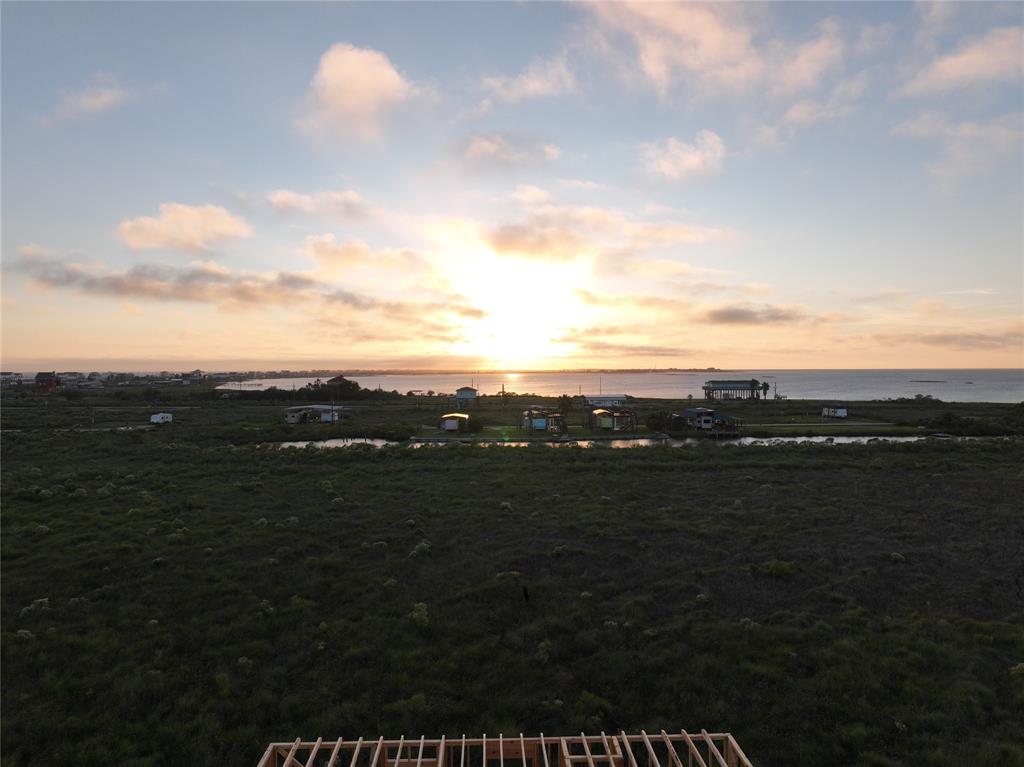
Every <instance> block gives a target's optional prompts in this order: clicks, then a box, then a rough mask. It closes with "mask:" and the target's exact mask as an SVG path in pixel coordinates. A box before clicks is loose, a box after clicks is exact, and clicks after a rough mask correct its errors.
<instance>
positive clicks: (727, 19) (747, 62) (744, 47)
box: [584, 1, 845, 99]
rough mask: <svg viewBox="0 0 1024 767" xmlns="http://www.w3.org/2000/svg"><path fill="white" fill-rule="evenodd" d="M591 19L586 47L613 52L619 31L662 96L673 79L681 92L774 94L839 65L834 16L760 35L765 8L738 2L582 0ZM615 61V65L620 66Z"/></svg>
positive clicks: (810, 82) (803, 86) (811, 84)
mask: <svg viewBox="0 0 1024 767" xmlns="http://www.w3.org/2000/svg"><path fill="white" fill-rule="evenodd" d="M584 7H585V8H587V9H588V10H589V11H590V12H591V14H592V16H593V18H594V19H595V20H596V22H597V28H596V30H594V31H593V33H592V34H591V37H590V41H591V45H590V48H591V49H592V50H593V51H594V52H596V53H597V54H598V55H600V56H603V57H605V58H609V59H611V60H612V61H613V62H615V61H616V60H621V53H620V52H621V51H622V50H623V46H621V45H618V44H616V43H617V40H618V39H620V38H625V39H626V40H628V41H629V43H630V44H631V46H632V53H633V58H632V60H630V61H629V63H628V64H627V65H626V66H627V68H629V67H631V68H633V69H635V70H636V71H637V72H638V74H639V75H640V77H641V78H642V79H643V80H644V81H646V82H647V83H649V84H650V85H651V86H652V87H653V88H654V89H655V91H656V92H657V93H658V95H659V96H660V97H661V98H662V99H666V98H667V97H668V96H669V94H670V93H671V92H672V91H673V89H675V88H676V87H677V86H682V87H684V88H685V92H686V94H687V95H688V96H691V97H692V96H709V95H710V96H721V95H723V94H726V95H735V94H738V93H751V92H753V91H754V90H755V89H757V88H760V89H761V90H762V91H763V92H765V93H768V94H770V95H772V96H773V97H775V98H780V97H786V98H788V97H791V96H793V95H795V94H798V93H802V92H805V91H810V90H814V89H816V88H818V87H819V86H820V84H821V82H822V81H823V79H824V78H825V77H826V76H827V75H828V74H829V73H830V72H832V71H835V70H838V69H839V68H840V67H841V66H842V61H843V56H844V53H845V45H844V42H843V39H842V30H841V27H840V24H839V22H838V21H836V20H835V19H825V20H824V21H822V22H821V23H819V24H818V26H817V29H816V30H815V33H814V35H813V36H812V37H811V38H810V39H808V40H806V41H803V42H789V41H778V40H776V41H766V40H765V39H764V38H766V37H767V35H765V34H764V32H763V30H764V29H765V27H766V26H767V25H766V24H765V21H766V19H765V16H766V11H765V10H764V9H763V8H762V7H757V4H750V5H747V4H739V3H659V2H634V3H609V2H600V1H597V2H589V3H586V4H585V5H584ZM620 68H621V67H620Z"/></svg>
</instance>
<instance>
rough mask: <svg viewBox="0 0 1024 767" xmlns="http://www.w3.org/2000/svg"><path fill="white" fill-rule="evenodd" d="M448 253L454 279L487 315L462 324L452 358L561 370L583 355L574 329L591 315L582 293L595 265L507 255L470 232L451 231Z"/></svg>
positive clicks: (496, 365) (450, 275)
mask: <svg viewBox="0 0 1024 767" xmlns="http://www.w3.org/2000/svg"><path fill="white" fill-rule="evenodd" d="M445 248H446V257H445V263H446V268H447V270H448V272H449V273H448V275H447V276H448V279H449V281H450V282H451V284H452V285H454V286H455V288H456V289H457V290H458V292H459V293H460V294H461V295H462V296H464V297H465V298H466V300H468V301H469V302H470V303H471V304H472V305H473V306H475V307H477V308H478V309H480V310H482V311H483V312H484V316H482V317H466V318H462V319H461V320H460V321H459V322H460V324H459V327H458V335H459V340H458V341H456V342H455V343H454V344H453V345H452V347H451V349H450V352H451V353H452V354H457V355H467V356H472V357H477V358H480V359H483V360H485V361H486V366H487V367H489V368H491V369H494V370H514V369H517V368H531V367H550V366H552V365H554V366H558V365H557V363H558V361H559V360H561V359H564V358H565V357H567V356H569V355H572V354H573V353H574V352H575V351H576V348H577V344H576V341H575V339H574V338H573V336H574V330H575V329H577V328H580V327H582V326H584V325H585V324H587V321H588V315H589V309H588V307H587V306H586V304H585V303H584V302H583V300H582V299H581V297H580V295H579V293H578V292H577V289H578V288H582V287H586V286H587V285H588V284H589V282H590V279H591V271H590V265H589V263H588V262H586V261H585V260H583V259H577V260H558V261H550V260H543V259H538V258H517V257H512V256H507V255H501V254H498V253H495V252H494V250H493V249H492V248H491V247H490V246H489V244H488V243H486V242H484V241H482V240H481V239H480V238H479V237H478V236H475V235H474V234H473V233H472V232H467V231H465V230H460V231H458V232H456V233H449V237H448V242H447V243H446V245H445Z"/></svg>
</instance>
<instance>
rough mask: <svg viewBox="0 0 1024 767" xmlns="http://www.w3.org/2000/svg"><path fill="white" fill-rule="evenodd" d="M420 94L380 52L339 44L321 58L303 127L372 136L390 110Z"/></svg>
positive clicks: (325, 132)
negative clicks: (417, 93)
mask: <svg viewBox="0 0 1024 767" xmlns="http://www.w3.org/2000/svg"><path fill="white" fill-rule="evenodd" d="M416 92H417V89H416V86H415V85H413V83H411V82H410V81H409V80H407V79H406V78H405V77H403V76H402V74H401V73H400V72H399V71H398V70H397V69H395V67H394V65H393V64H392V63H391V61H390V60H389V59H388V57H387V56H385V55H384V54H383V53H381V52H380V51H375V50H373V49H372V48H357V47H356V46H354V45H349V44H348V43H336V44H335V45H332V46H331V47H330V48H329V49H328V50H327V52H326V53H324V54H323V56H321V57H320V66H319V67H318V68H317V71H316V75H315V76H314V77H313V81H312V83H310V87H309V93H308V95H307V108H306V112H305V114H304V115H303V117H302V118H301V119H300V120H299V126H300V127H301V128H302V129H304V130H306V131H307V132H310V133H312V134H315V135H319V136H326V135H332V134H333V135H342V136H352V137H355V138H358V139H364V140H365V139H371V138H374V137H376V136H377V135H378V134H379V132H380V123H381V119H382V118H383V116H384V114H385V113H386V112H387V111H388V110H389V109H391V108H393V107H395V106H396V105H398V104H400V103H402V102H403V101H406V100H407V99H409V98H410V97H412V96H413V95H414V94H415V93H416Z"/></svg>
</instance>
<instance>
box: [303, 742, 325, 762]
mask: <svg viewBox="0 0 1024 767" xmlns="http://www.w3.org/2000/svg"><path fill="white" fill-rule="evenodd" d="M323 742H324V739H323V738H317V739H316V744H315V745H314V746H313V748H312V750H311V751H310V752H309V758H308V759H306V767H313V760H314V759H316V752H317V751H319V750H320V746H321V745H322V744H323Z"/></svg>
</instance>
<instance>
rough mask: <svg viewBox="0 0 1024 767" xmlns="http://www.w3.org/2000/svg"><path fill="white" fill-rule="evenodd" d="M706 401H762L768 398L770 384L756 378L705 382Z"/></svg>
mask: <svg viewBox="0 0 1024 767" xmlns="http://www.w3.org/2000/svg"><path fill="white" fill-rule="evenodd" d="M703 389H704V399H711V400H723V399H761V398H762V397H767V396H768V384H767V383H761V382H760V381H758V380H757V379H756V378H751V379H747V380H718V381H705V382H704V386H703Z"/></svg>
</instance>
